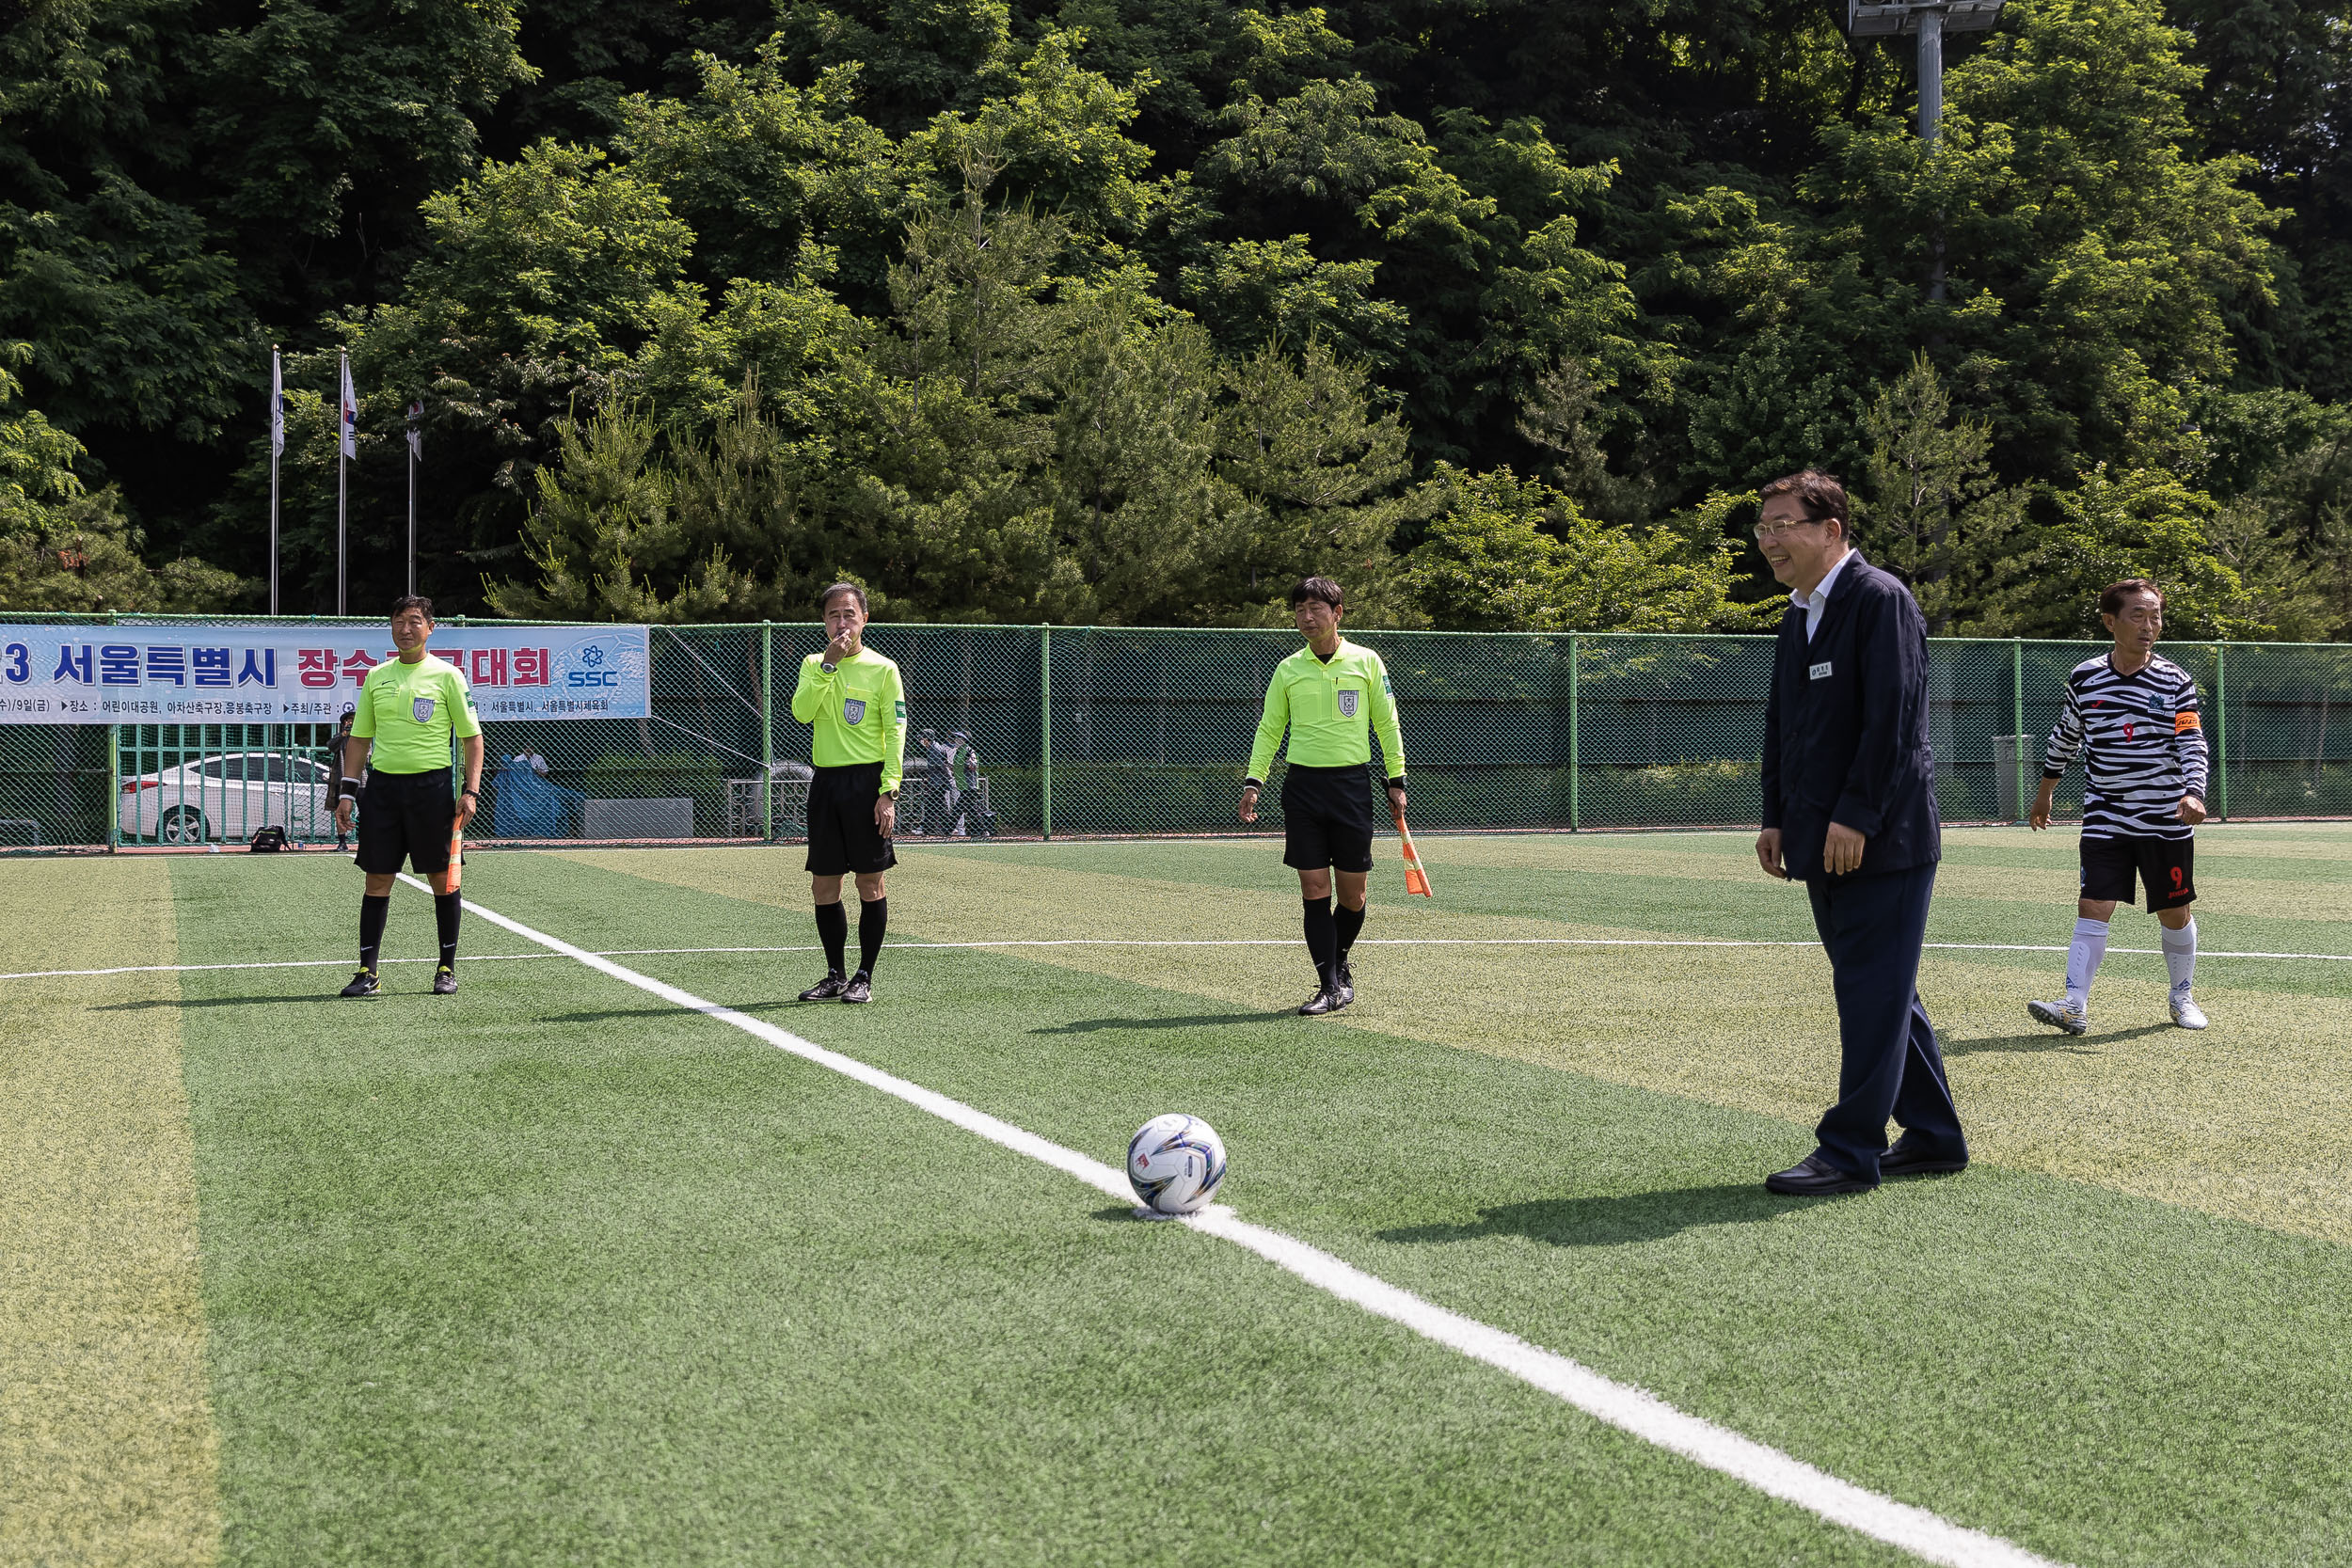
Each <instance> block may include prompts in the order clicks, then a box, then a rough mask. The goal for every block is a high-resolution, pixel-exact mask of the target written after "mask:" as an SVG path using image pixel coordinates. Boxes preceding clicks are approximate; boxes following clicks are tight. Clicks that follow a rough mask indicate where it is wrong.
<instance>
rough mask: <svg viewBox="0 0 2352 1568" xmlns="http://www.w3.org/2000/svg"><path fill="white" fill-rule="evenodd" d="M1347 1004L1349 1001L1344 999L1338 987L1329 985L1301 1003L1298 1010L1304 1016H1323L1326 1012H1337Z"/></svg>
mask: <svg viewBox="0 0 2352 1568" xmlns="http://www.w3.org/2000/svg"><path fill="white" fill-rule="evenodd" d="M1344 1006H1347V1003H1346V1002H1345V1001H1344V1000H1343V999H1342V997H1341V994H1340V992H1339V990H1337V989H1336V988H1331V987H1327V988H1325V989H1324V990H1319V991H1317V992H1315V993H1314V994H1313V995H1312V996H1311V997H1309V998H1307V1000H1306V1001H1304V1002H1302V1003H1300V1004H1299V1006H1298V1010H1299V1012H1300V1014H1301V1015H1302V1016H1304V1017H1307V1018H1321V1017H1322V1016H1323V1015H1324V1014H1326V1013H1336V1012H1338V1011H1339V1010H1340V1009H1341V1008H1342V1007H1344Z"/></svg>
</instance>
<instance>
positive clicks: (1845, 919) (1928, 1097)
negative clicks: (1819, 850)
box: [1805, 861, 1968, 1181]
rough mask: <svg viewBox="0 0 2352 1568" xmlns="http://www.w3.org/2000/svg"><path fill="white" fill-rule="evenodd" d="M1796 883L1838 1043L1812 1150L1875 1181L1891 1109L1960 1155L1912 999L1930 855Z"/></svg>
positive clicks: (1956, 1116) (1930, 1029)
mask: <svg viewBox="0 0 2352 1568" xmlns="http://www.w3.org/2000/svg"><path fill="white" fill-rule="evenodd" d="M1805 891H1806V892H1807V893H1808V894H1810V895H1812V899H1813V926H1814V928H1815V929H1816V930H1818V931H1820V933H1821V945H1822V946H1823V947H1826V948H1827V949H1829V964H1830V974H1831V977H1832V978H1831V983H1832V986H1833V988H1834V989H1835V990H1836V993H1837V1035H1838V1041H1839V1044H1840V1046H1841V1047H1842V1060H1841V1062H1840V1065H1839V1067H1838V1071H1837V1103H1836V1104H1835V1105H1833V1106H1831V1107H1830V1108H1829V1114H1828V1115H1826V1116H1824V1117H1821V1124H1820V1127H1819V1128H1817V1129H1816V1130H1815V1134H1816V1136H1817V1137H1819V1139H1820V1145H1821V1152H1822V1153H1823V1154H1824V1155H1826V1156H1827V1157H1828V1158H1829V1160H1830V1162H1831V1163H1832V1164H1836V1166H1837V1167H1838V1168H1839V1169H1840V1170H1844V1171H1848V1172H1851V1174H1853V1175H1855V1176H1859V1177H1861V1178H1862V1179H1863V1180H1866V1181H1875V1180H1878V1175H1879V1156H1880V1155H1882V1154H1883V1153H1885V1152H1886V1118H1887V1117H1888V1116H1890V1115H1891V1116H1893V1117H1894V1118H1895V1119H1896V1120H1897V1121H1898V1122H1899V1123H1901V1124H1902V1126H1903V1127H1904V1128H1905V1129H1906V1130H1907V1131H1909V1132H1915V1133H1917V1134H1918V1135H1919V1136H1920V1137H1922V1138H1924V1139H1925V1140H1926V1141H1927V1142H1928V1144H1929V1145H1930V1146H1931V1148H1934V1149H1935V1150H1937V1151H1938V1152H1939V1153H1942V1154H1944V1155H1947V1156H1948V1157H1950V1158H1954V1159H1964V1158H1966V1156H1967V1152H1968V1143H1967V1139H1966V1138H1965V1137H1964V1136H1963V1134H1962V1132H1961V1130H1960V1112H1959V1111H1958V1110H1956V1109H1955V1108H1954V1107H1953V1105H1952V1091H1951V1085H1949V1084H1948V1083H1947V1082H1946V1080H1945V1077H1944V1055H1943V1053H1942V1052H1940V1051H1938V1050H1937V1049H1936V1047H1935V1028H1934V1026H1933V1025H1932V1024H1931V1023H1929V1022H1928V1010H1927V1008H1926V1007H1925V1006H1922V1005H1921V1004H1920V1001H1919V951H1920V946H1921V944H1922V943H1923V942H1926V941H1927V934H1928V899H1929V897H1930V896H1931V895H1932V894H1933V893H1934V892H1935V863H1934V862H1933V861H1930V862H1929V863H1927V864H1925V865H1915V866H1912V867H1910V868H1909V869H1907V870H1903V871H1883V872H1880V873H1878V874H1877V875H1875V876H1864V877H1845V878H1838V879H1826V878H1825V879H1817V880H1813V881H1808V882H1807V883H1805Z"/></svg>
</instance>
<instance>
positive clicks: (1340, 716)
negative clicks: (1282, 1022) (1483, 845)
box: [1241, 578, 1405, 1018]
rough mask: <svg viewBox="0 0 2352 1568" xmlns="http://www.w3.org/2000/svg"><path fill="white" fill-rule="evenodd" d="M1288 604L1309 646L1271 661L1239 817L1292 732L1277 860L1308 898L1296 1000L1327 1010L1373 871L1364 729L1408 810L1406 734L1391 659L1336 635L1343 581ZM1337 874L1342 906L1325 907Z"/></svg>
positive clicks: (1396, 802)
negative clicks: (1303, 995) (1302, 988)
mask: <svg viewBox="0 0 2352 1568" xmlns="http://www.w3.org/2000/svg"><path fill="white" fill-rule="evenodd" d="M1291 611H1292V613H1293V615H1294V616H1295V617H1296V619H1297V623H1298V632H1299V635H1300V636H1302V637H1304V638H1305V639H1306V640H1307V645H1306V646H1305V647H1303V648H1301V649H1299V650H1298V652H1296V653H1295V654H1293V655H1291V656H1290V657H1288V658H1286V659H1284V660H1282V662H1281V663H1279V664H1278V665H1276V666H1275V667H1274V679H1273V680H1272V681H1271V682H1269V683H1268V684H1267V686H1266V690H1265V717H1263V719H1261V720H1259V721H1258V738H1257V740H1256V742H1255V743H1254V744H1253V745H1252V746H1251V747H1250V748H1249V777H1248V780H1247V781H1245V782H1244V784H1242V791H1241V819H1242V820H1243V821H1244V822H1255V821H1256V820H1258V793H1259V791H1260V790H1262V789H1263V788H1264V787H1265V776H1266V773H1267V770H1268V769H1270V768H1272V767H1273V766H1274V751H1275V748H1276V747H1278V746H1279V745H1280V744H1281V743H1282V732H1283V731H1284V730H1285V729H1288V730H1289V731H1290V764H1291V766H1290V773H1289V775H1288V776H1287V777H1285V778H1284V779H1283V781H1282V863H1283V864H1284V865H1287V866H1290V867H1291V868H1292V869H1294V870H1295V871H1296V872H1297V873H1298V891H1299V895H1300V896H1301V897H1303V898H1304V899H1305V900H1306V905H1307V957H1308V958H1311V960H1313V963H1314V966H1315V982H1316V984H1315V993H1314V995H1312V996H1311V997H1309V998H1307V1001H1306V1003H1305V1005H1304V1006H1301V1007H1300V1008H1299V1009H1298V1010H1299V1011H1300V1012H1302V1013H1305V1014H1307V1015H1308V1016H1309V1017H1311V1018H1313V1017H1319V1016H1321V1015H1322V1014H1325V1013H1334V1012H1337V1011H1339V1010H1340V1009H1341V1008H1342V1007H1344V1006H1347V1005H1348V1004H1349V1003H1351V1002H1353V1001H1355V1000H1356V977H1355V975H1354V974H1352V973H1351V972H1350V971H1349V969H1348V964H1347V955H1348V950H1349V949H1350V948H1352V947H1353V946H1355V944H1356V938H1357V936H1358V934H1359V933H1360V932H1361V931H1362V930H1363V928H1364V895H1365V890H1366V884H1367V883H1368V882H1369V881H1370V880H1371V878H1372V834H1373V829H1374V819H1373V810H1372V782H1371V780H1370V779H1368V778H1366V777H1365V775H1364V769H1365V768H1367V767H1369V766H1370V765H1371V762H1372V741H1371V738H1370V734H1371V733H1372V732H1377V733H1378V735H1379V736H1380V758H1381V761H1382V763H1383V764H1384V765H1385V773H1386V776H1387V778H1388V781H1389V800H1390V801H1391V804H1392V805H1393V806H1394V808H1395V809H1396V811H1398V812H1402V811H1404V809H1405V742H1404V738H1403V736H1401V735H1400V734H1399V733H1398V728H1397V721H1396V692H1395V690H1394V689H1393V688H1391V686H1390V685H1389V670H1388V666H1387V665H1385V664H1383V663H1381V662H1380V656H1379V655H1378V654H1375V653H1374V652H1373V651H1372V650H1371V649H1370V648H1366V647H1361V646H1359V645H1358V644H1356V643H1354V642H1350V641H1347V640H1346V639H1345V638H1343V637H1342V636H1341V635H1340V618H1341V616H1342V615H1343V614H1344V613H1345V612H1346V606H1345V604H1344V602H1343V594H1341V592H1340V585H1339V584H1338V583H1336V582H1333V581H1332V580H1331V579H1330V578H1307V579H1306V580H1305V581H1303V582H1301V583H1300V584H1299V585H1298V586H1297V587H1295V588H1294V589H1292V590H1291ZM1334 874H1336V875H1337V877H1338V879H1339V887H1340V907H1339V911H1338V913H1337V914H1336V915H1335V914H1334V913H1333V912H1332V909H1331V881H1332V878H1333V876H1334Z"/></svg>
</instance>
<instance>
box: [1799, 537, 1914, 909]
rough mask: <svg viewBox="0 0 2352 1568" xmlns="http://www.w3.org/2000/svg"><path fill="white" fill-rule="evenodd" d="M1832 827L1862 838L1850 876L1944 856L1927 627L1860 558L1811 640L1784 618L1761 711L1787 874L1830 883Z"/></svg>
mask: <svg viewBox="0 0 2352 1568" xmlns="http://www.w3.org/2000/svg"><path fill="white" fill-rule="evenodd" d="M1832 822H1842V823H1844V824H1845V825H1846V826H1847V827H1849V828H1851V829H1853V830H1854V831H1855V832H1858V833H1861V834H1863V835H1864V836H1865V837H1866V838H1867V840H1868V842H1867V844H1866V845H1864V847H1863V851H1862V869H1861V870H1860V871H1858V872H1856V873H1854V875H1856V876H1863V877H1867V876H1870V875H1872V874H1873V873H1876V872H1881V871H1903V870H1908V869H1909V868H1911V867H1913V866H1915V865H1924V864H1926V863H1929V862H1931V861H1934V860H1940V859H1941V858H1943V854H1944V835H1943V829H1942V828H1941V826H1940V825H1939V824H1938V822H1937V817H1936V806H1935V765H1934V759H1933V757H1932V756H1931V753H1930V752H1929V749H1928V624H1927V620H1926V618H1925V617H1924V616H1922V615H1921V614H1920V613H1919V606H1918V605H1917V603H1916V602H1915V601H1914V600H1913V598H1912V596H1911V591H1910V590H1909V589H1907V588H1905V587H1904V586H1903V585H1902V584H1901V583H1899V582H1898V581H1897V580H1896V579H1895V578H1892V577H1889V576H1888V575H1887V574H1886V573H1884V572H1882V571H1880V570H1879V569H1878V568H1877V567H1875V566H1873V565H1871V564H1869V563H1868V562H1866V561H1864V560H1863V559H1862V558H1861V556H1860V555H1855V556H1854V557H1853V558H1852V559H1851V560H1850V561H1848V562H1846V566H1845V569H1844V570H1843V571H1841V572H1839V573H1838V574H1837V580H1836V582H1834V583H1832V584H1831V585H1830V594H1829V603H1828V605H1826V606H1825V607H1824V608H1823V609H1822V611H1821V626H1820V630H1819V631H1817V632H1815V633H1814V634H1813V639H1812V641H1810V642H1808V641H1805V635H1804V610H1799V609H1798V608H1797V607H1796V606H1794V605H1790V606H1789V607H1788V614H1787V615H1785V616H1783V617H1782V618H1781V623H1780V641H1779V642H1778V643H1777V644H1775V645H1774V647H1773V649H1772V696H1771V697H1770V698H1769V699H1768V700H1767V701H1766V703H1765V705H1764V826H1765V827H1767V828H1778V829H1779V830H1780V834H1781V838H1780V846H1781V859H1782V862H1783V863H1784V864H1786V866H1787V867H1788V875H1789V876H1790V877H1792V878H1795V879H1798V880H1800V881H1813V880H1816V879H1820V878H1821V877H1823V876H1824V875H1825V873H1824V872H1823V871H1822V869H1821V846H1822V843H1823V841H1824V840H1825V839H1826V838H1827V837H1828V836H1829V825H1830V824H1831V823H1832Z"/></svg>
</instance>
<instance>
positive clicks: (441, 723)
mask: <svg viewBox="0 0 2352 1568" xmlns="http://www.w3.org/2000/svg"><path fill="white" fill-rule="evenodd" d="M432 635H433V601H432V600H431V599H426V598H420V597H418V596H417V595H416V594H404V595H402V596H401V597H400V598H397V599H394V600H393V601H392V645H393V646H394V647H396V648H398V649H399V650H400V657H398V658H388V659H386V660H385V661H384V662H383V663H381V664H379V665H377V666H376V667H375V668H374V669H373V670H371V671H369V672H368V678H367V679H366V680H364V681H362V682H361V683H360V685H359V701H358V706H357V709H356V711H355V712H354V713H353V716H352V721H351V737H350V739H349V740H348V741H347V742H345V744H344V746H343V757H342V774H341V776H340V778H339V780H338V789H337V800H336V801H335V830H336V832H339V833H342V832H350V830H351V806H352V800H353V798H354V796H358V798H359V852H358V856H357V857H355V858H356V861H357V863H358V867H359V869H360V870H362V871H364V872H366V873H367V875H368V881H367V891H366V892H365V894H364V895H362V896H361V897H360V899H359V973H358V974H355V975H353V976H352V977H351V984H349V985H347V986H345V987H344V988H343V991H342V993H343V994H344V995H345V996H373V995H375V994H376V992H377V990H378V989H379V987H378V984H377V981H376V963H377V954H378V952H379V950H380V949H381V948H382V947H383V944H384V922H385V917H386V916H387V915H388V914H389V911H390V909H391V903H392V879H393V878H394V877H395V876H397V875H398V874H399V871H400V867H401V863H402V862H403V861H405V862H407V863H409V864H411V865H413V866H415V867H416V869H417V871H418V872H419V873H420V874H421V876H423V878H424V879H425V880H426V881H427V882H428V883H430V884H431V886H432V888H433V913H434V917H435V919H436V921H437V923H438V925H439V927H440V938H441V958H440V963H439V966H438V967H437V968H436V969H435V970H434V972H433V990H434V991H435V993H436V994H437V995H441V996H447V995H449V994H450V993H451V992H452V991H454V990H456V989H457V924H458V914H459V907H458V894H457V890H456V889H455V888H453V887H452V886H451V885H450V850H451V847H452V846H453V843H454V841H455V839H456V836H457V835H458V834H459V833H460V832H464V831H465V827H466V824H467V823H468V822H470V821H471V820H473V814H474V810H475V807H476V805H477V803H478V802H479V801H480V800H481V792H482V721H481V720H480V719H478V718H477V717H475V714H474V706H473V694H472V692H471V691H469V689H467V686H466V677H465V676H464V675H463V674H462V673H459V672H458V669H457V667H456V666H455V665H453V664H451V663H449V662H448V661H446V660H444V659H438V658H436V657H433V655H432V654H430V653H428V652H427V651H426V649H425V643H426V641H427V640H429V639H430V638H431V637H432ZM452 737H454V738H456V739H458V740H461V741H463V742H464V743H465V757H466V786H465V788H464V789H462V790H460V791H458V792H457V793H456V794H455V795H454V796H453V795H452V794H451V793H450V778H449V759H450V749H451V740H452ZM363 765H364V766H365V767H366V768H367V769H368V784H367V790H366V792H365V794H364V795H362V794H360V791H359V769H360V768H361V767H362V766H363Z"/></svg>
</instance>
